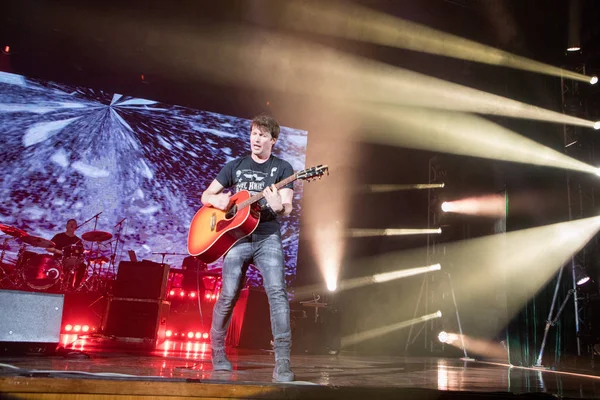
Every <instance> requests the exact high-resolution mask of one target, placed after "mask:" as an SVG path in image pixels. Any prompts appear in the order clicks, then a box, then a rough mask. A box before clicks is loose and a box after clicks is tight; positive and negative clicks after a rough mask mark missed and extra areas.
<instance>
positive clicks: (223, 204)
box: [209, 192, 231, 211]
mask: <svg viewBox="0 0 600 400" xmlns="http://www.w3.org/2000/svg"><path fill="white" fill-rule="evenodd" d="M230 201H231V193H229V192H227V193H218V194H213V195H211V196H210V200H209V203H210V205H211V206H212V207H214V208H218V209H219V210H222V211H227V210H228V209H229V203H230Z"/></svg>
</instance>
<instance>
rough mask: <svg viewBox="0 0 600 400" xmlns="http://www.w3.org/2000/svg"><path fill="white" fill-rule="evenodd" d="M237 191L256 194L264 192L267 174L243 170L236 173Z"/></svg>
mask: <svg viewBox="0 0 600 400" xmlns="http://www.w3.org/2000/svg"><path fill="white" fill-rule="evenodd" d="M271 173H272V172H271ZM235 177H236V179H235V191H236V192H239V191H240V190H248V191H250V192H251V193H253V194H255V193H258V192H262V191H263V190H264V189H265V183H266V182H265V179H266V178H267V174H266V173H264V172H260V171H253V170H251V169H243V170H237V171H235Z"/></svg>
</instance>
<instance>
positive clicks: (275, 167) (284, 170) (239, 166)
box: [216, 155, 294, 235]
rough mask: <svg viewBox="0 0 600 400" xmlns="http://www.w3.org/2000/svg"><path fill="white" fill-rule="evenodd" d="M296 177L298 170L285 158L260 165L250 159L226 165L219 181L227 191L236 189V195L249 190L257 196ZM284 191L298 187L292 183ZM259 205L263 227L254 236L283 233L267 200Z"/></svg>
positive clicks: (238, 160) (269, 160)
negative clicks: (289, 178) (277, 184)
mask: <svg viewBox="0 0 600 400" xmlns="http://www.w3.org/2000/svg"><path fill="white" fill-rule="evenodd" d="M293 174H294V169H293V168H292V166H291V164H290V163H289V162H287V161H284V160H282V159H281V158H278V157H275V156H273V155H271V157H270V158H269V159H268V160H267V161H265V162H264V163H262V164H259V163H257V162H256V161H254V160H253V159H252V156H246V157H241V158H238V159H235V160H233V161H230V162H228V163H227V164H225V166H224V167H223V169H222V170H221V172H219V174H218V175H217V178H216V179H217V182H219V183H220V184H221V185H223V187H225V188H231V187H234V186H235V192H236V193H237V192H239V191H240V190H247V191H249V192H250V193H251V194H253V195H254V194H256V193H260V192H262V191H263V190H264V189H265V188H266V187H267V186H271V185H273V184H275V183H277V182H280V181H282V180H284V179H285V178H287V177H289V176H292V175H293ZM283 188H286V189H292V190H293V189H294V183H293V182H292V183H289V184H287V185H285V186H284V187H283ZM283 188H282V189H283ZM259 204H260V206H261V213H260V223H259V224H258V227H257V228H256V230H255V231H254V232H255V233H258V234H261V235H268V234H271V233H274V232H277V231H279V222H278V221H277V218H276V216H275V215H274V213H273V212H272V211H271V210H269V209H268V206H267V201H266V200H265V199H264V198H263V199H261V200H260V202H259Z"/></svg>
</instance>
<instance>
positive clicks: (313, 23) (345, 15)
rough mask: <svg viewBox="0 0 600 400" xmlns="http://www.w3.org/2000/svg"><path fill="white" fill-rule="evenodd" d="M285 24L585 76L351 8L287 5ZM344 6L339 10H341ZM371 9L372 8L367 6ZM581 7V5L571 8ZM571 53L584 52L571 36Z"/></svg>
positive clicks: (497, 63) (446, 54)
mask: <svg viewBox="0 0 600 400" xmlns="http://www.w3.org/2000/svg"><path fill="white" fill-rule="evenodd" d="M282 3H284V4H285V11H284V12H282V13H281V18H280V21H281V22H280V23H281V24H282V26H285V28H286V29H290V28H291V29H297V30H302V31H308V32H312V33H317V34H319V35H328V36H332V37H335V38H343V39H347V40H351V41H361V42H365V43H371V44H375V45H380V46H385V47H392V48H399V49H405V50H412V51H418V52H423V53H428V54H433V55H437V56H443V57H451V58H455V59H459V60H465V61H473V62H479V63H483V64H488V65H495V66H501V67H506V68H513V69H517V70H522V71H530V72H534V73H540V74H547V75H550V76H556V77H561V76H565V77H569V78H571V76H573V77H575V78H572V79H579V80H584V79H585V78H586V77H585V75H582V74H578V73H576V72H573V71H569V70H565V69H561V68H558V67H555V66H552V65H549V64H544V63H541V62H539V61H535V60H532V59H528V58H525V57H522V56H519V55H516V54H512V53H509V52H506V51H503V50H500V49H497V48H494V47H491V46H487V45H484V44H482V43H478V42H475V41H473V40H469V39H466V38H464V37H460V36H456V35H452V34H450V33H447V32H443V31H440V30H436V29H433V28H430V27H428V26H426V25H421V24H418V23H416V22H413V21H409V20H405V19H401V18H398V17H394V16H392V15H390V14H388V13H384V12H380V11H375V10H373V9H371V8H368V7H363V6H359V5H351V4H348V2H328V1H322V2H302V1H300V2H294V1H291V2H282ZM338 3H339V4H338ZM366 3H368V2H366ZM571 3H573V4H577V2H571ZM569 33H570V35H569V39H568V41H567V46H568V48H567V51H570V52H571V51H578V50H580V49H581V48H580V41H579V35H576V36H572V35H571V32H569Z"/></svg>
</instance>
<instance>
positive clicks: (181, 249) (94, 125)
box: [0, 72, 307, 285]
mask: <svg viewBox="0 0 600 400" xmlns="http://www.w3.org/2000/svg"><path fill="white" fill-rule="evenodd" d="M0 94H1V96H2V100H0V148H1V149H2V150H1V161H0V223H3V224H6V225H12V226H16V227H18V228H20V229H22V230H24V231H26V232H27V233H29V234H30V235H36V236H40V237H43V238H46V239H50V238H52V236H54V234H56V233H58V232H63V231H64V228H65V223H66V221H67V220H68V219H70V218H75V219H76V220H77V222H78V223H79V224H81V223H82V222H83V221H85V220H87V219H89V218H90V217H92V216H94V215H95V214H97V213H100V212H101V213H102V214H100V216H99V217H98V219H97V226H95V223H96V219H92V220H91V221H90V222H88V223H86V224H85V225H83V226H81V227H80V228H79V229H78V230H77V232H76V234H77V235H78V236H81V234H82V233H84V232H88V231H92V230H94V228H95V229H96V230H100V231H105V232H109V233H111V234H113V243H111V244H102V246H105V248H104V249H102V250H104V251H106V250H107V248H108V247H110V246H111V245H112V246H113V248H114V244H115V243H114V238H115V237H116V235H117V234H119V237H120V239H121V240H122V244H121V245H120V246H119V248H117V251H116V252H115V254H116V258H115V263H114V264H115V265H116V266H118V262H119V261H120V260H128V259H129V258H128V256H127V251H128V250H134V251H135V252H136V254H137V257H138V259H140V260H141V259H148V260H152V261H155V262H161V261H162V256H161V255H160V254H153V253H178V254H179V255H173V254H169V255H166V256H165V260H164V262H165V263H168V264H170V265H171V267H174V268H177V267H181V265H182V260H183V258H184V257H185V256H186V254H187V234H188V227H189V224H190V221H191V219H192V217H193V215H194V213H195V212H196V211H197V210H198V208H199V207H200V206H201V203H200V196H201V194H202V191H203V190H204V189H205V188H206V187H207V186H208V185H209V184H210V182H211V181H212V179H213V178H214V177H215V176H216V175H217V173H218V172H219V170H220V169H221V167H222V166H223V165H224V164H225V163H227V162H228V161H230V160H232V159H234V158H237V157H240V156H244V155H247V154H249V132H250V121H249V120H247V119H243V118H236V117H231V116H226V115H221V114H217V113H212V112H206V111H198V110H194V109H191V108H186V107H180V106H173V105H168V104H163V103H160V102H157V101H152V100H146V99H140V98H135V97H129V96H125V95H120V94H113V93H107V92H104V91H101V90H93V89H89V88H84V87H78V86H71V85H65V84H58V83H53V82H46V81H42V80H38V79H29V78H25V77H23V76H20V75H15V74H9V73H3V72H0ZM306 145H307V132H306V131H303V130H298V129H291V128H287V127H282V128H281V134H280V137H279V140H278V141H277V144H276V145H275V147H274V154H275V155H276V156H278V157H281V158H283V159H285V160H287V161H289V162H290V163H291V164H292V167H293V168H294V170H295V171H299V170H302V169H304V167H305V165H304V162H305V154H306ZM301 194H302V184H301V182H299V181H297V182H296V183H295V185H294V201H295V205H294V211H293V213H292V214H291V215H290V216H289V217H287V218H284V219H283V220H282V223H281V230H282V236H283V243H284V251H285V258H286V278H287V281H288V284H290V283H291V282H292V281H293V279H294V277H295V275H296V258H297V253H298V237H299V216H300V201H299V199H300V197H301ZM123 218H126V219H125V221H124V222H123V223H122V224H121V225H119V226H116V227H115V225H117V223H118V222H119V221H121V220H122V219H123ZM2 236H3V238H4V235H2ZM15 247H18V245H17V246H9V248H10V250H9V251H8V252H7V253H6V254H5V260H4V261H5V262H15V260H16V257H17V250H18V248H15ZM28 250H32V251H37V252H43V249H37V250H36V249H28ZM220 263H221V261H218V262H217V263H215V264H213V265H211V267H220ZM248 279H249V283H250V284H251V285H257V284H259V283H260V277H259V276H258V272H257V270H255V269H254V268H250V270H249V271H248Z"/></svg>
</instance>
